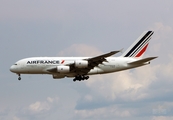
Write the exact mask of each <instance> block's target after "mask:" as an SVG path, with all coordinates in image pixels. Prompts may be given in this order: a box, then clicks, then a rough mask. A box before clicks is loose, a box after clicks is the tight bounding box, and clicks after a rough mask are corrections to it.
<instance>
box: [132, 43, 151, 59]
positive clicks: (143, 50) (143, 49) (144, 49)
mask: <svg viewBox="0 0 173 120" xmlns="http://www.w3.org/2000/svg"><path fill="white" fill-rule="evenodd" d="M147 47H148V44H147V45H145V47H144V48H142V50H141V51H140V52H139V53H138V54H137V55H136V56H135V57H140V56H141V55H142V54H143V53H144V52H145V51H146V49H147Z"/></svg>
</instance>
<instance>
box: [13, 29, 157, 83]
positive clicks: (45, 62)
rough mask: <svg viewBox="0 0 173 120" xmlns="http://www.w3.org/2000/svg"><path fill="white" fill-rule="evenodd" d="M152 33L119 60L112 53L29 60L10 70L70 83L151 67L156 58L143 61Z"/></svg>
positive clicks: (138, 41) (20, 61)
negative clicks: (49, 76) (66, 79)
mask: <svg viewBox="0 0 173 120" xmlns="http://www.w3.org/2000/svg"><path fill="white" fill-rule="evenodd" d="M153 33H154V31H144V32H143V33H142V34H141V35H140V36H139V37H138V38H137V39H136V41H135V42H134V43H133V44H132V45H131V46H130V47H129V48H128V49H127V50H126V51H125V52H124V53H122V55H121V56H119V57H110V56H112V55H114V54H116V53H119V52H121V51H122V50H118V51H111V52H109V53H106V54H102V55H99V56H95V57H31V58H25V59H22V60H19V61H17V62H16V63H15V64H14V65H12V66H11V67H10V71H11V72H13V73H16V74H17V75H18V80H21V74H50V75H52V77H53V78H54V79H61V78H65V77H73V78H74V79H73V81H74V82H75V81H81V80H88V79H89V76H90V75H95V74H106V73H112V72H118V71H123V70H127V69H132V68H136V67H140V66H144V65H148V64H150V61H151V60H153V59H155V58H157V57H147V58H143V57H142V56H143V54H144V53H145V51H146V49H147V47H148V44H149V41H150V39H151V37H152V35H153Z"/></svg>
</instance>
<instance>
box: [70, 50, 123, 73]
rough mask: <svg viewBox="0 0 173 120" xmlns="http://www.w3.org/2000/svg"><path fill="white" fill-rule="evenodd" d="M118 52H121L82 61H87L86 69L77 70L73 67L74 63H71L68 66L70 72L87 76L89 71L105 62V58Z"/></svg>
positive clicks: (112, 52)
mask: <svg viewBox="0 0 173 120" xmlns="http://www.w3.org/2000/svg"><path fill="white" fill-rule="evenodd" d="M120 51H121V50H119V51H111V52H109V53H106V54H103V55H99V56H96V57H92V58H88V59H84V60H86V61H88V67H86V68H77V67H75V63H73V64H71V65H70V69H71V72H75V73H77V74H80V75H81V74H87V73H88V72H89V71H90V70H91V69H93V68H94V67H96V66H98V65H99V64H101V63H102V62H104V61H106V58H107V57H109V56H112V55H114V54H116V53H118V52H120Z"/></svg>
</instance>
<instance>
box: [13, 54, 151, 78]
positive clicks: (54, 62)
mask: <svg viewBox="0 0 173 120" xmlns="http://www.w3.org/2000/svg"><path fill="white" fill-rule="evenodd" d="M88 58H90V57H32V58H25V59H22V60H19V61H17V62H16V63H15V64H14V65H12V66H11V68H10V70H11V71H12V72H14V73H17V74H52V75H53V77H54V78H63V77H74V76H76V75H77V74H76V73H71V72H68V73H58V72H57V73H52V72H49V71H48V69H51V68H55V67H57V66H66V65H69V64H73V63H74V62H75V61H76V60H81V59H88ZM136 60H138V59H137V58H126V57H108V58H106V62H103V63H102V64H99V65H98V66H96V67H94V68H93V69H91V70H90V71H89V72H88V73H87V75H93V74H104V73H111V72H117V71H121V70H126V69H130V68H134V67H139V66H143V65H146V64H148V63H145V64H140V65H135V66H134V65H129V64H128V63H129V62H133V61H136Z"/></svg>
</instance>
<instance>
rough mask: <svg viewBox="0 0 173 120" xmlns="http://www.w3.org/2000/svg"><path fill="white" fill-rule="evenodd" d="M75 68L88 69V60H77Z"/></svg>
mask: <svg viewBox="0 0 173 120" xmlns="http://www.w3.org/2000/svg"><path fill="white" fill-rule="evenodd" d="M75 67H77V68H86V67H88V61H86V60H77V61H75Z"/></svg>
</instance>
